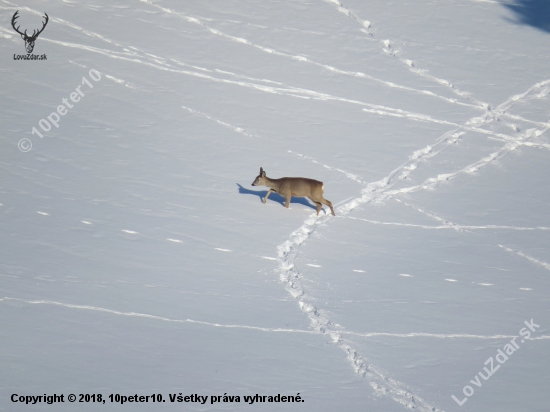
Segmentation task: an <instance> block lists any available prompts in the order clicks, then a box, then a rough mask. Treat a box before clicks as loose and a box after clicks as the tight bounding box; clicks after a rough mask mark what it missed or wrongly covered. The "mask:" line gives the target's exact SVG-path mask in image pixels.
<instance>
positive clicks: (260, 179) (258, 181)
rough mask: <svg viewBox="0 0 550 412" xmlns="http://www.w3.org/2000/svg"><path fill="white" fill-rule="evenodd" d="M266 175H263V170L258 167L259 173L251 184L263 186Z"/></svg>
mask: <svg viewBox="0 0 550 412" xmlns="http://www.w3.org/2000/svg"><path fill="white" fill-rule="evenodd" d="M265 182H266V177H265V171H264V169H262V168H261V167H260V174H259V175H258V177H256V179H254V181H253V182H252V186H265Z"/></svg>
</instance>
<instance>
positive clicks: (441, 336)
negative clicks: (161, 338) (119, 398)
mask: <svg viewBox="0 0 550 412" xmlns="http://www.w3.org/2000/svg"><path fill="white" fill-rule="evenodd" d="M2 301H15V302H21V303H26V304H29V305H49V306H59V307H63V308H68V309H77V310H87V311H92V312H100V313H106V314H110V315H116V316H127V317H135V318H142V319H151V320H157V321H162V322H172V323H189V324H196V325H203V326H211V327H215V328H227V329H248V330H254V331H259V332H270V333H303V334H308V335H318V334H319V333H318V332H317V331H314V330H307V329H288V328H265V327H260V326H248V325H231V324H221V323H213V322H204V321H200V320H193V319H173V318H167V317H165V316H157V315H150V314H147V313H140V312H121V311H119V310H113V309H106V308H101V307H97V306H90V305H76V304H71V303H63V302H57V301H51V300H28V299H20V298H13V297H7V296H5V297H3V298H0V302H2ZM342 333H343V334H346V335H353V336H356V337H361V338H370V337H378V336H388V337H394V338H415V337H423V338H437V339H460V338H463V339H483V340H498V339H511V338H513V337H514V336H512V335H468V334H443V333H423V332H411V333H386V332H370V333H357V332H342ZM545 339H550V336H547V335H543V336H538V337H536V338H528V339H527V340H545Z"/></svg>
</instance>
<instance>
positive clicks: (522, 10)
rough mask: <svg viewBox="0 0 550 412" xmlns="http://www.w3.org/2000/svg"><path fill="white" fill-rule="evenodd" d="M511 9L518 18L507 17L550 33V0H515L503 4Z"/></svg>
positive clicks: (517, 22)
mask: <svg viewBox="0 0 550 412" xmlns="http://www.w3.org/2000/svg"><path fill="white" fill-rule="evenodd" d="M503 6H504V7H506V8H507V9H509V10H511V11H512V12H513V13H514V14H515V16H516V19H515V20H512V19H507V20H509V21H511V22H513V23H516V24H526V25H528V26H532V27H535V28H537V29H539V30H542V31H545V32H547V33H550V1H548V0H515V1H514V2H513V3H511V4H510V3H509V4H503Z"/></svg>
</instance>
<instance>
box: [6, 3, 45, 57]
mask: <svg viewBox="0 0 550 412" xmlns="http://www.w3.org/2000/svg"><path fill="white" fill-rule="evenodd" d="M17 13H19V10H17V11H16V12H15V14H14V15H13V17H12V19H11V25H12V27H13V29H14V30H15V31H16V32H17V33H19V34H20V35H21V38H22V39H23V40H25V48H26V49H27V53H32V51H33V49H34V42H35V41H36V38H37V37H38V35H39V34H40V33H42V32H43V31H44V28H45V27H46V24H48V20H49V17H48V15H47V14H46V13H44V18H45V19H46V21H44V23H42V28H41V29H40V30H38V31H37V30H34V31H33V32H32V35H30V36H29V35H28V34H27V30H25V32H24V33H21V32H20V31H19V27H21V26H17V27H15V23H16V21H15V20H17V18H18V17H19V16H18V15H17Z"/></svg>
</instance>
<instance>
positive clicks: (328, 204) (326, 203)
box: [321, 197, 336, 216]
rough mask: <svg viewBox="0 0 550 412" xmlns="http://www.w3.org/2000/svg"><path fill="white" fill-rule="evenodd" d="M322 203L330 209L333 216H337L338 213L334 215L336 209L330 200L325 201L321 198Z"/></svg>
mask: <svg viewBox="0 0 550 412" xmlns="http://www.w3.org/2000/svg"><path fill="white" fill-rule="evenodd" d="M321 202H322V203H324V204H325V205H327V206H328V207H330V211H331V212H332V216H336V213H334V208H333V207H332V203H331V202H330V200H327V199H325V198H324V197H323V198H321Z"/></svg>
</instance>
